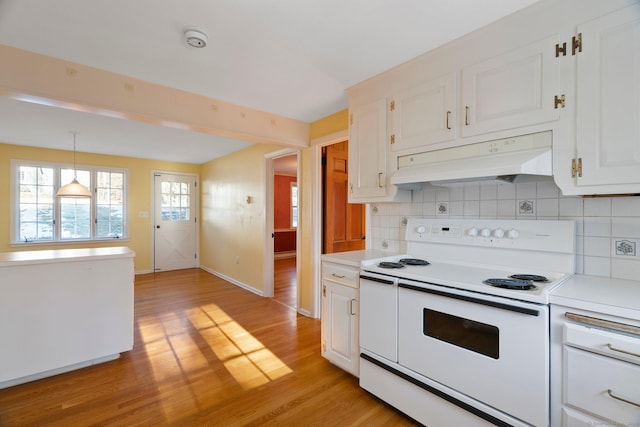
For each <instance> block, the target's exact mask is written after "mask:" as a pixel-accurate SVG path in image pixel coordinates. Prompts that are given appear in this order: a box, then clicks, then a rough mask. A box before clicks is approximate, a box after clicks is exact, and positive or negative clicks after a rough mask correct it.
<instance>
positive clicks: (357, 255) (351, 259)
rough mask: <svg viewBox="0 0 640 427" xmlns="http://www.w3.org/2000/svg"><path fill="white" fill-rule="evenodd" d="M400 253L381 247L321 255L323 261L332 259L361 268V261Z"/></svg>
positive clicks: (332, 260) (338, 262)
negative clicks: (384, 249) (383, 249)
mask: <svg viewBox="0 0 640 427" xmlns="http://www.w3.org/2000/svg"><path fill="white" fill-rule="evenodd" d="M394 255H398V254H397V253H395V252H387V251H381V250H379V249H364V250H361V251H349V252H336V253H332V254H324V255H322V256H321V257H320V259H321V260H323V261H331V262H335V263H337V264H343V265H348V266H351V267H357V268H360V263H361V262H362V261H365V260H368V259H377V258H384V257H388V256H394Z"/></svg>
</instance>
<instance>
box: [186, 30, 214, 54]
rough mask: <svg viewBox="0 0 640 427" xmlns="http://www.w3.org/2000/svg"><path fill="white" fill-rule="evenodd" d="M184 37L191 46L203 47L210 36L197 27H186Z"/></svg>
mask: <svg viewBox="0 0 640 427" xmlns="http://www.w3.org/2000/svg"><path fill="white" fill-rule="evenodd" d="M184 39H185V41H186V42H187V44H188V45H189V46H192V47H195V48H198V49H202V48H203V47H206V46H207V42H208V41H209V37H207V35H206V34H205V33H204V32H203V31H201V30H198V29H197V28H186V29H185V30H184Z"/></svg>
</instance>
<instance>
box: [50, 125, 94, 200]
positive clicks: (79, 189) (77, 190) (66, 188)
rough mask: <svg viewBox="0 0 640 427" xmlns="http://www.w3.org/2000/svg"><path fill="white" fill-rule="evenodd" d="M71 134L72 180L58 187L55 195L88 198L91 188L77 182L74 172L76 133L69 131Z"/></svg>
mask: <svg viewBox="0 0 640 427" xmlns="http://www.w3.org/2000/svg"><path fill="white" fill-rule="evenodd" d="M71 133H72V134H73V181H71V182H70V183H68V184H67V185H63V186H62V187H60V189H59V190H58V192H57V193H56V197H72V198H76V199H80V198H90V197H91V196H92V194H91V190H89V189H88V188H87V187H85V186H84V185H82V184H80V183H79V182H78V178H77V174H76V135H77V132H71Z"/></svg>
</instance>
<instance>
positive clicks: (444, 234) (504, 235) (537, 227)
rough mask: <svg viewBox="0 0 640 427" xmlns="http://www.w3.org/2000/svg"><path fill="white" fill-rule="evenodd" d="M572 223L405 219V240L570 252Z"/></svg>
mask: <svg viewBox="0 0 640 427" xmlns="http://www.w3.org/2000/svg"><path fill="white" fill-rule="evenodd" d="M575 227H576V226H575V222H574V221H535V220H500V219H495V220H494V219H450V220H447V219H429V218H409V219H408V221H407V234H406V237H407V241H408V242H424V243H443V244H459V245H465V246H479V247H482V246H484V247H503V248H513V249H526V250H538V251H547V252H573V251H574V245H575Z"/></svg>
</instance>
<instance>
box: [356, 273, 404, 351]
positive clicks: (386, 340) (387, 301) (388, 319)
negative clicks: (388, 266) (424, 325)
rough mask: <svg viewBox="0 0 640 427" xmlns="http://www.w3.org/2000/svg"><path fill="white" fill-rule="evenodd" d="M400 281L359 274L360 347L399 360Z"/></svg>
mask: <svg viewBox="0 0 640 427" xmlns="http://www.w3.org/2000/svg"><path fill="white" fill-rule="evenodd" d="M397 284H398V280H397V279H396V278H394V277H390V276H385V275H381V274H375V273H371V272H368V271H364V272H362V273H360V347H361V348H362V349H364V350H368V351H370V352H373V353H375V354H377V355H379V356H382V357H384V358H385V359H388V360H390V361H392V362H397V361H398V286H397Z"/></svg>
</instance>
